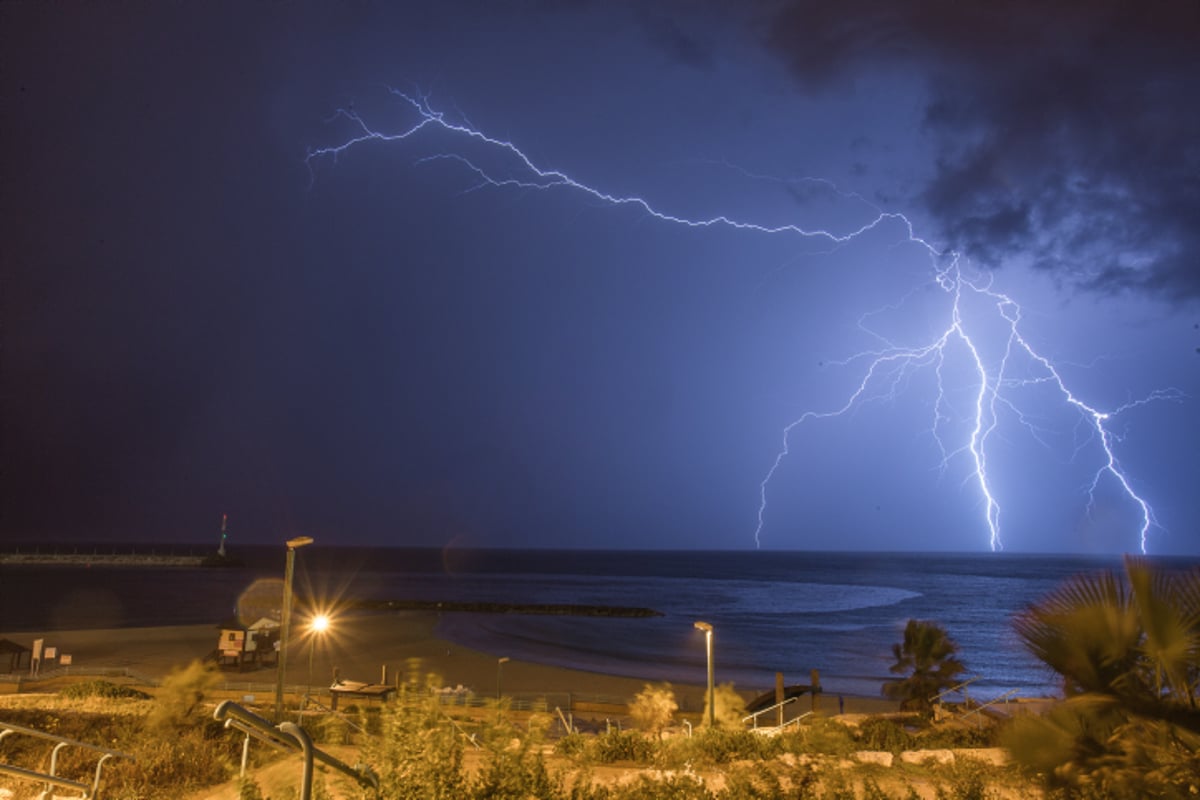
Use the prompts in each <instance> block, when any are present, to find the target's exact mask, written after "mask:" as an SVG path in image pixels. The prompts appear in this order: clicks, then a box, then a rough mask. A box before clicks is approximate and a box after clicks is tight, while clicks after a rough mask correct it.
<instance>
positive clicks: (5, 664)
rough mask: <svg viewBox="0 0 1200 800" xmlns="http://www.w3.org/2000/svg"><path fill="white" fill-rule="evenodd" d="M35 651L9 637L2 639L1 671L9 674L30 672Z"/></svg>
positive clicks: (0, 646) (0, 647)
mask: <svg viewBox="0 0 1200 800" xmlns="http://www.w3.org/2000/svg"><path fill="white" fill-rule="evenodd" d="M32 663H33V651H32V650H30V649H29V648H28V647H25V646H24V645H20V644H17V643H16V642H14V641H11V640H9V639H0V672H2V673H6V674H9V675H12V674H15V673H23V672H29V668H30V665H31V664H32Z"/></svg>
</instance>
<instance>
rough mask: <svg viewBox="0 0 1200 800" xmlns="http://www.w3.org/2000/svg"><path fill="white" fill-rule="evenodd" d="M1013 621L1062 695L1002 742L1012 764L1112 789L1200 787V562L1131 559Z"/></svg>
mask: <svg viewBox="0 0 1200 800" xmlns="http://www.w3.org/2000/svg"><path fill="white" fill-rule="evenodd" d="M1014 624H1015V627H1016V631H1017V634H1018V635H1019V636H1020V637H1021V639H1022V640H1023V641H1024V643H1025V646H1026V647H1027V648H1028V649H1029V651H1030V652H1031V653H1033V654H1034V655H1035V656H1037V657H1038V659H1040V660H1041V661H1042V662H1044V663H1045V664H1046V665H1047V666H1049V667H1050V668H1051V669H1053V670H1054V671H1055V672H1056V673H1058V674H1059V675H1060V676H1061V677H1062V679H1063V690H1064V693H1065V694H1066V696H1067V700H1066V702H1065V703H1063V704H1062V705H1060V706H1059V707H1058V708H1056V709H1055V710H1054V711H1053V712H1051V713H1050V714H1049V715H1047V716H1046V717H1043V718H1031V719H1021V720H1017V721H1016V724H1014V726H1013V727H1012V729H1011V730H1010V734H1009V736H1008V737H1007V740H1008V744H1009V747H1010V749H1011V750H1012V751H1013V754H1014V756H1015V757H1016V758H1017V759H1018V760H1019V761H1021V762H1023V763H1025V764H1027V765H1029V766H1031V767H1034V768H1036V769H1039V770H1041V771H1043V772H1045V774H1046V775H1047V776H1048V777H1049V779H1050V782H1051V783H1059V784H1063V785H1083V784H1085V783H1089V784H1091V785H1092V786H1099V787H1102V788H1103V789H1104V790H1105V791H1108V792H1109V793H1110V794H1112V795H1113V796H1123V795H1124V794H1128V795H1129V796H1138V797H1140V796H1147V797H1149V796H1171V795H1162V793H1161V791H1160V789H1162V790H1163V791H1165V789H1164V788H1163V787H1187V786H1193V787H1195V789H1194V791H1200V760H1198V759H1197V758H1196V755H1195V754H1196V751H1197V747H1198V746H1200V709H1198V708H1197V697H1196V694H1197V682H1198V681H1200V570H1194V569H1193V570H1192V571H1190V572H1180V571H1169V570H1166V569H1162V568H1159V567H1156V566H1154V565H1153V564H1151V563H1150V562H1148V561H1146V560H1144V559H1139V558H1129V557H1127V558H1126V559H1125V573H1124V575H1116V574H1113V573H1112V572H1106V573H1101V574H1098V575H1085V576H1081V577H1078V578H1075V579H1074V580H1072V581H1070V582H1069V583H1067V584H1065V585H1063V586H1062V587H1060V588H1059V589H1057V590H1055V591H1054V592H1052V593H1051V594H1050V595H1049V596H1047V597H1046V598H1044V599H1043V600H1041V601H1040V602H1038V603H1036V604H1034V605H1031V606H1029V607H1027V608H1026V609H1025V610H1024V611H1022V612H1021V613H1020V614H1018V615H1017V617H1016V619H1015V622H1014Z"/></svg>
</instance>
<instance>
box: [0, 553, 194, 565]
mask: <svg viewBox="0 0 1200 800" xmlns="http://www.w3.org/2000/svg"><path fill="white" fill-rule="evenodd" d="M210 559H211V557H209V556H197V555H173V554H169V553H161V554H160V553H0V564H5V565H11V566H63V567H199V566H203V565H204V564H205V563H206V562H207V561H209V560H210Z"/></svg>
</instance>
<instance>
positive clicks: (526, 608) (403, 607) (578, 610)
mask: <svg viewBox="0 0 1200 800" xmlns="http://www.w3.org/2000/svg"><path fill="white" fill-rule="evenodd" d="M350 606H351V608H354V609H357V610H362V611H447V612H467V613H475V614H546V615H551V616H563V617H623V618H644V617H661V616H662V612H661V611H655V610H654V609H652V608H638V607H635V606H596V605H581V604H576V603H485V602H439V601H436V600H357V601H354V602H352V603H351V604H350Z"/></svg>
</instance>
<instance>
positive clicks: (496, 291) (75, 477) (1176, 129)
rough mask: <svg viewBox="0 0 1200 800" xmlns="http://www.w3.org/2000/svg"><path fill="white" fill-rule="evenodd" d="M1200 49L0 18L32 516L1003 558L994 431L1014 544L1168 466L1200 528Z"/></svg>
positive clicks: (645, 16)
mask: <svg viewBox="0 0 1200 800" xmlns="http://www.w3.org/2000/svg"><path fill="white" fill-rule="evenodd" d="M1050 6H1053V9H1054V10H1051V9H1050V8H1049V7H1050ZM1198 41H1200V6H1198V5H1197V4H1196V3H1194V2H1182V1H1181V2H1166V3H1150V4H1147V3H1140V2H1104V1H1103V0H1100V1H1099V2H1090V1H1089V2H1082V1H1080V2H1067V3H1052V4H1046V3H1041V2H1017V3H1004V2H999V3H987V4H982V3H959V2H952V0H942V1H939V2H925V3H896V2H893V1H892V0H867V1H865V2H864V1H859V0H852V1H851V2H841V3H827V2H791V1H789V0H773V1H772V2H744V3H717V2H684V1H683V0H679V2H632V1H631V2H593V3H587V2H577V3H572V2H561V1H557V2H556V1H554V0H544V1H543V2H503V1H501V2H479V3H463V2H436V3H432V2H431V3H382V2H380V3H369V2H356V3H311V4H309V3H270V4H268V3H246V4H242V3H215V4H214V3H158V2H154V3H151V2H145V3H136V2H135V3H88V4H84V3H34V2H7V3H3V4H0V52H2V53H3V65H2V69H0V91H2V98H3V103H2V109H0V114H2V115H3V118H2V121H0V136H2V137H3V148H2V150H0V153H2V155H0V158H2V173H0V199H2V207H3V217H2V222H0V224H2V226H3V237H2V239H0V241H2V256H0V258H2V264H3V280H2V282H0V303H2V312H3V319H2V329H0V335H2V337H3V339H2V346H3V350H2V352H0V356H2V359H3V360H2V363H0V370H2V371H0V379H2V383H0V413H2V432H3V438H2V440H0V448H2V449H0V454H2V461H0V466H2V468H3V474H2V478H0V480H2V489H0V514H2V517H0V519H2V529H0V544H3V543H5V542H9V543H12V542H30V541H43V542H47V541H54V542H71V541H90V540H100V541H137V542H205V541H210V540H211V541H213V542H214V543H215V540H216V534H217V529H218V526H219V524H220V519H221V515H222V514H228V515H229V519H230V526H231V528H230V529H231V532H232V541H233V543H234V544H236V543H237V542H239V541H240V542H253V543H277V542H282V540H283V539H285V538H288V537H290V536H295V535H301V534H305V535H310V536H313V537H314V538H315V539H316V540H317V541H318V542H321V543H325V544H335V543H336V544H345V545H367V544H384V545H431V546H443V545H454V546H517V547H526V546H538V547H555V546H564V547H587V548H607V547H637V548H641V547H652V548H734V549H752V548H754V547H755V546H756V544H761V546H762V547H763V548H789V549H822V550H830V549H832V550H856V549H873V550H874V549H883V550H900V549H919V550H968V551H986V550H987V549H988V548H989V546H990V538H991V536H990V531H989V527H988V521H987V520H988V514H989V508H988V504H987V502H986V498H985V494H984V491H983V487H982V486H981V483H980V480H979V477H978V475H977V474H976V458H975V456H974V455H973V453H972V446H971V442H972V437H973V435H974V438H975V441H976V442H977V443H978V447H979V452H980V453H982V458H983V459H984V461H985V469H986V473H987V477H988V489H989V491H990V492H991V493H992V495H993V497H994V499H995V502H996V507H995V509H993V512H994V513H998V517H995V518H996V519H997V520H998V525H999V539H1000V542H1001V543H1002V545H1003V546H1004V548H1005V549H1007V550H1010V551H1054V552H1125V551H1135V550H1137V549H1139V547H1140V537H1141V533H1140V530H1141V527H1142V518H1141V511H1140V507H1139V505H1138V504H1137V502H1136V497H1140V498H1142V499H1143V500H1144V501H1145V502H1146V503H1147V504H1148V505H1149V507H1150V508H1152V512H1153V520H1154V521H1155V522H1156V523H1157V524H1154V525H1151V526H1150V527H1149V529H1148V532H1147V549H1148V550H1149V551H1150V552H1152V553H1191V554H1194V553H1198V552H1200V504H1198V503H1197V499H1196V498H1197V491H1196V490H1197V487H1198V486H1200V483H1198V481H1197V472H1198V470H1197V456H1198V454H1200V415H1198V413H1197V411H1198V407H1197V402H1198V399H1200V261H1198V258H1200V146H1198V145H1197V142H1200V104H1198V103H1197V102H1196V100H1195V98H1196V97H1200V47H1197V46H1196V43H1197V42H1198ZM396 92H403V93H404V95H406V96H407V97H408V98H411V99H412V100H414V101H416V103H415V104H414V103H410V102H408V101H407V100H406V99H405V97H404V96H401V95H400V94H397V93H396ZM422 104H424V105H422ZM422 110H424V112H425V113H426V114H441V115H443V116H440V117H431V118H430V119H432V120H434V121H435V123H437V122H440V124H426V125H425V127H423V128H422V129H420V130H419V131H416V132H414V133H413V134H412V135H411V136H408V137H407V138H404V139H394V140H392V141H382V140H378V139H375V140H369V141H363V142H359V143H357V144H352V145H350V146H348V147H345V148H344V149H341V150H340V152H338V153H337V155H336V157H334V155H333V154H332V153H329V152H326V154H324V155H322V154H321V151H322V149H323V148H325V149H328V148H339V147H340V146H341V145H345V144H346V143H347V142H348V141H349V140H351V139H353V138H354V137H356V136H359V137H361V136H362V135H363V134H364V133H365V132H367V131H374V132H376V133H380V134H389V135H396V134H400V133H403V132H404V131H406V130H410V129H412V128H413V126H414V125H416V124H417V123H419V122H421V121H422V117H421V112H422ZM465 129H470V130H475V131H479V132H482V133H483V134H486V136H487V137H490V139H485V138H481V137H472V136H469V135H466V134H465V133H464V132H463V131H464V130H465ZM502 142H510V143H512V144H513V145H515V147H516V148H519V152H518V151H515V150H511V149H506V148H505V147H502V146H501V145H500V143H502ZM521 155H523V156H524V157H527V158H528V159H529V164H527V163H526V162H524V161H522V160H521V158H520V157H519V156H521ZM530 164H532V165H533V166H534V167H536V168H537V169H540V170H543V171H547V172H548V171H552V170H556V171H559V173H561V175H559V176H557V177H556V176H555V175H549V176H542V177H539V176H538V175H537V173H536V172H534V171H532V170H531V169H530ZM568 176H569V180H570V181H575V182H578V183H579V184H580V185H581V186H579V187H577V186H573V185H567V184H566V177H568ZM539 187H542V188H539ZM588 188H591V189H594V192H589V191H587V189H588ZM605 196H608V197H611V198H634V197H636V198H641V199H643V200H644V201H645V203H646V204H648V205H642V204H639V203H632V202H625V203H614V202H611V201H610V200H606V199H605ZM881 214H883V215H884V216H882V217H881ZM901 214H902V215H904V216H903V217H901V216H899V215H901ZM659 215H667V216H670V217H672V218H673V220H671V219H663V218H660V216H659ZM721 218H727V219H729V220H732V221H734V222H737V223H743V224H744V225H729V224H725V223H723V222H721V221H719V220H720V219H721ZM711 220H718V221H716V222H714V223H712V224H702V223H704V222H705V221H711ZM910 224H911V233H910V229H909V227H908V226H909V225H910ZM745 226H752V227H745ZM801 229H802V230H803V231H805V232H808V234H815V233H816V232H818V231H822V230H823V231H826V232H828V233H829V234H831V236H822V235H806V234H805V233H802V232H800V230H801ZM860 230H861V233H860V234H858V235H854V233H855V231H860ZM918 239H919V240H918ZM954 254H958V259H957V261H956V260H955V258H954ZM1001 295H1003V296H1006V297H1008V298H1009V299H1010V300H1011V301H1014V302H1011V303H1005V302H1003V301H1002V299H1001ZM956 297H957V298H959V300H958V307H957V315H956V308H955V298H956ZM1018 304H1019V305H1018ZM1018 309H1019V310H1018ZM1018 315H1019V320H1020V321H1019V328H1018V330H1019V332H1020V334H1021V336H1022V337H1023V338H1022V339H1021V340H1020V341H1021V342H1024V343H1025V344H1026V345H1027V346H1028V349H1022V348H1021V347H1017V346H1015V345H1014V339H1013V337H1012V336H1011V335H1010V334H1011V330H1012V323H1013V321H1014V320H1016V319H1018ZM956 321H957V322H958V323H959V324H960V326H961V329H962V330H963V332H964V335H966V336H969V337H970V339H969V341H970V342H971V343H972V344H973V345H974V347H975V349H974V350H972V349H971V348H970V347H968V346H967V340H966V339H964V338H963V336H959V335H957V334H956V333H955V332H954V331H953V330H950V329H951V328H952V326H953V325H954V324H955V322H956ZM947 332H949V334H950V335H949V336H948V337H947V338H946V339H945V346H944V347H942V348H940V349H939V348H936V347H935V348H934V349H932V350H931V349H928V348H929V346H930V345H936V343H938V342H939V341H940V339H939V337H941V336H942V335H943V334H945V333H947ZM1032 353H1036V354H1037V356H1039V357H1040V358H1044V359H1046V361H1045V362H1042V361H1039V360H1038V358H1035V357H1034V356H1033V355H1032ZM880 358H882V359H883V361H881V362H880V363H878V364H877V365H876V369H874V370H872V369H871V365H872V362H873V361H875V360H876V359H880ZM976 358H978V364H980V365H982V366H983V369H984V372H985V374H986V375H987V376H988V378H987V380H986V381H985V383H984V384H983V386H984V391H983V392H982V393H981V391H980V386H981V384H980V381H979V373H978V370H977V369H973V365H974V364H975V361H974V359H976ZM1051 365H1053V366H1054V367H1055V368H1056V369H1057V375H1058V377H1059V378H1061V380H1062V384H1061V385H1060V384H1059V383H1058V382H1057V379H1054V378H1052V377H1051V374H1050V373H1048V372H1047V369H1048V367H1049V366H1051ZM860 388H861V389H862V391H861V392H860V393H858V394H857V395H856V391H857V390H859V389H860ZM939 391H940V393H941V400H940V401H939V399H938V396H939ZM980 397H982V398H983V399H982V401H981V400H980ZM1143 399H1148V402H1146V403H1140V402H1139V401H1140V400H1143ZM852 400H853V401H854V402H851V401H852ZM1072 401H1074V403H1075V404H1073V403H1072ZM980 403H982V406H980ZM979 407H982V409H983V412H982V413H983V417H982V424H981V425H977V423H976V421H975V416H974V414H975V410H976V409H977V408H979ZM841 409H845V413H842V414H840V415H836V416H833V415H832V414H833V412H837V411H839V410H841ZM1086 409H1091V410H1092V411H1094V412H1096V414H1092V413H1090V412H1088V411H1086ZM1119 409H1122V410H1120V413H1114V414H1111V415H1110V416H1107V417H1104V416H1102V414H1103V413H1106V412H1116V411H1118V410H1119ZM806 412H811V415H810V416H808V417H805V414H806ZM1098 421H1099V422H1098ZM793 422H795V423H796V424H795V425H794V426H793V427H791V429H790V433H789V435H788V450H789V452H788V455H787V456H786V457H784V458H783V459H782V460H780V461H779V462H778V466H777V467H776V468H775V469H774V472H773V473H771V470H772V465H773V464H775V463H776V457H777V456H778V455H779V453H780V451H781V448H782V447H783V433H784V429H785V427H786V426H788V425H789V424H790V423H793ZM1096 424H1101V425H1102V426H1103V430H1104V432H1105V435H1107V436H1108V437H1110V438H1109V439H1108V442H1109V444H1110V447H1111V450H1112V452H1113V455H1114V456H1115V457H1116V459H1118V463H1119V468H1120V470H1121V475H1123V476H1124V477H1125V478H1126V480H1127V481H1128V490H1126V489H1125V488H1124V487H1123V486H1122V485H1121V484H1120V482H1119V481H1118V479H1117V477H1116V476H1115V475H1113V474H1112V473H1108V472H1100V473H1099V480H1098V482H1097V483H1096V486H1095V489H1094V491H1092V492H1090V495H1091V500H1092V502H1091V504H1090V506H1089V487H1090V486H1091V484H1092V482H1093V479H1095V477H1096V476H1097V474H1098V471H1099V470H1102V468H1103V467H1104V465H1105V463H1106V460H1105V454H1104V453H1103V449H1104V448H1103V444H1104V441H1105V440H1104V439H1103V437H1102V436H1101V435H1100V433H1099V431H1098V430H1097V428H1096V427H1095V425H1096ZM977 428H978V430H976V429H977ZM981 437H982V438H981ZM769 473H771V480H770V482H769V483H768V484H767V486H766V489H765V497H766V507H765V509H763V510H762V512H761V513H762V525H761V528H760V527H759V515H760V503H761V497H762V488H761V484H762V482H763V481H764V478H765V477H766V476H767V475H768V474H769Z"/></svg>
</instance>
